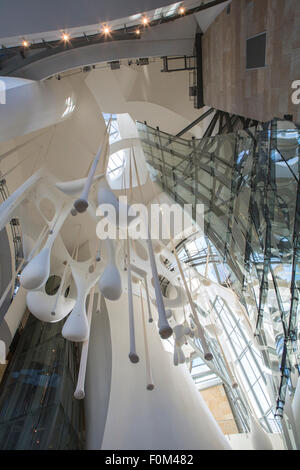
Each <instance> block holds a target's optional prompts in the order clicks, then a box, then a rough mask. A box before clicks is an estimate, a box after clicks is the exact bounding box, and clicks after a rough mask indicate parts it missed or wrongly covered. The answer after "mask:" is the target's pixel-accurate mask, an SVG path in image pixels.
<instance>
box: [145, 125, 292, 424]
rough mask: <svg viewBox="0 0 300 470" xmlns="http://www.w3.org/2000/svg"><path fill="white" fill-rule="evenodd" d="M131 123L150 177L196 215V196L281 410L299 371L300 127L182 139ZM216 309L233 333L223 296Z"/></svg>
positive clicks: (222, 278) (257, 382)
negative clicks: (244, 313)
mask: <svg viewBox="0 0 300 470" xmlns="http://www.w3.org/2000/svg"><path fill="white" fill-rule="evenodd" d="M137 127H138V130H139V135H140V140H141V142H142V145H143V149H144V153H145V157H146V160H147V163H148V166H149V170H150V174H151V176H152V178H153V179H154V180H155V181H156V182H158V183H159V184H160V185H161V187H162V189H163V190H164V191H165V192H166V193H168V194H169V195H171V196H172V197H173V199H174V200H175V201H176V202H178V203H179V204H181V205H183V204H192V205H193V215H194V217H195V214H196V204H197V203H198V204H199V203H200V204H201V203H202V204H204V229H205V237H206V238H207V240H209V243H210V246H211V256H212V257H217V258H218V259H219V264H218V265H216V264H215V265H214V266H212V267H211V269H213V270H215V273H216V276H217V277H218V282H219V283H221V284H223V285H225V284H226V285H227V286H228V287H229V288H231V289H233V290H234V291H235V293H236V294H237V296H238V298H239V300H240V302H241V303H242V304H243V305H244V306H245V308H246V311H247V314H248V316H249V320H250V322H251V324H252V325H253V332H254V334H255V339H256V342H257V343H258V348H259V354H258V356H257V357H259V358H261V359H258V358H256V359H257V363H258V365H259V369H258V370H262V369H264V371H265V370H267V371H268V373H269V376H268V377H270V380H268V389H269V391H270V393H269V396H271V397H275V398H274V399H273V402H274V403H273V405H274V406H275V409H276V413H275V415H276V417H282V416H283V409H284V403H285V397H286V393H287V389H289V392H290V393H291V394H293V393H294V390H295V385H296V381H297V379H298V376H299V344H298V322H299V288H300V235H299V234H300V186H299V174H300V171H299V170H300V163H299V161H300V160H299V149H300V132H299V129H298V128H297V126H296V125H294V124H293V123H291V122H286V121H281V120H273V121H272V122H269V123H265V124H263V125H262V126H259V127H258V128H257V129H256V130H251V129H250V130H240V131H237V132H235V133H232V134H226V135H217V136H213V137H207V138H203V139H190V140H188V139H182V138H177V137H174V136H171V135H169V134H166V133H164V132H162V131H160V130H159V129H153V128H151V127H150V126H147V125H146V124H142V123H137ZM197 256H200V257H201V256H203V253H202V254H201V248H200V249H199V250H198V255H197ZM214 308H215V310H216V311H217V312H218V318H219V319H220V321H223V323H224V326H226V328H227V330H228V335H229V336H230V332H229V331H230V328H233V329H234V313H233V312H230V309H228V305H227V306H226V305H222V303H221V301H219V303H218V302H217V303H216V304H215V306H214ZM225 310H226V312H227V313H226V317H227V319H228V318H229V319H230V322H231V326H229V324H227V325H225V317H224V314H223V313H222V312H224V311H225ZM226 321H227V320H226ZM235 347H236V348H237V345H235ZM231 348H232V350H233V347H232V346H231ZM247 351H249V348H248V349H247V348H245V349H243V347H242V346H241V347H239V348H237V349H236V351H232V353H233V355H234V358H235V359H238V360H241V358H242V357H243V355H245V357H247ZM249 357H250V356H249ZM254 359H255V358H253V357H252V360H254ZM249 360H250V359H249ZM260 361H262V362H260ZM264 375H266V374H264ZM267 375H268V374H267ZM263 380H264V379H261V378H259V374H258V375H256V376H255V378H254V377H253V382H252V383H251V384H248V387H250V385H251V389H252V390H256V393H257V396H262V395H261V393H263V389H264V388H263V385H262V381H263ZM245 387H246V388H247V384H246V383H245ZM259 388H262V391H259ZM269 405H270V403H269V401H267V402H266V403H265V406H264V409H263V410H261V412H260V415H261V416H268V409H269V418H270V419H269V420H267V421H266V422H265V425H266V426H267V427H269V426H271V427H273V428H274V427H276V423H275V422H274V423H273V416H271V415H270V413H271V408H270V406H269ZM270 420H271V421H272V423H271V422H270Z"/></svg>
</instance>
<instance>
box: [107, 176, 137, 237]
mask: <svg viewBox="0 0 300 470" xmlns="http://www.w3.org/2000/svg"><path fill="white" fill-rule="evenodd" d="M98 204H99V206H100V205H103V207H105V206H106V205H107V206H112V207H113V208H114V214H115V217H114V214H112V212H110V211H108V213H107V215H106V218H107V220H108V221H109V222H110V223H112V224H116V226H117V227H123V228H127V223H128V225H130V224H131V222H132V221H133V220H134V219H136V218H137V216H136V215H128V212H129V208H130V207H129V205H128V204H125V203H124V202H122V201H121V202H120V201H119V199H118V198H117V196H116V195H115V194H114V193H113V191H112V190H111V189H110V187H109V184H108V182H107V180H106V179H105V178H103V179H102V180H101V181H100V183H99V187H98Z"/></svg>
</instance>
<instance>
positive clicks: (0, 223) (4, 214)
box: [0, 170, 43, 231]
mask: <svg viewBox="0 0 300 470" xmlns="http://www.w3.org/2000/svg"><path fill="white" fill-rule="evenodd" d="M42 176H43V172H42V170H38V171H37V172H36V173H34V174H33V175H32V176H31V177H30V178H28V180H26V181H25V182H24V183H23V184H22V185H21V186H20V187H19V188H18V189H16V191H15V192H13V194H11V195H10V196H9V197H8V198H7V199H6V200H5V201H4V202H2V204H1V205H0V231H1V230H2V229H3V228H4V227H5V225H6V224H8V222H9V221H10V219H11V218H12V216H13V212H14V211H15V210H16V209H17V207H18V206H19V205H20V204H21V203H22V201H23V200H24V199H25V196H26V195H27V193H28V192H29V191H30V190H31V189H32V187H33V186H34V185H35V184H36V183H37V182H38V181H39V180H40V179H41V178H42Z"/></svg>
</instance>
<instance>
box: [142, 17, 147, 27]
mask: <svg viewBox="0 0 300 470" xmlns="http://www.w3.org/2000/svg"><path fill="white" fill-rule="evenodd" d="M142 23H143V25H144V26H147V24H148V23H149V20H148V18H147V16H144V17H143V18H142Z"/></svg>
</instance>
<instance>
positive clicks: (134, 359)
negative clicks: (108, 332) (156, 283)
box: [126, 237, 139, 364]
mask: <svg viewBox="0 0 300 470" xmlns="http://www.w3.org/2000/svg"><path fill="white" fill-rule="evenodd" d="M126 268H127V290H128V292H127V295H128V313H129V338H130V351H129V355H128V356H129V359H130V361H131V362H132V363H133V364H136V363H137V362H139V356H138V355H137V353H136V346H135V331H134V310H133V295H132V279H131V264H130V246H129V239H128V237H127V263H126Z"/></svg>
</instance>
